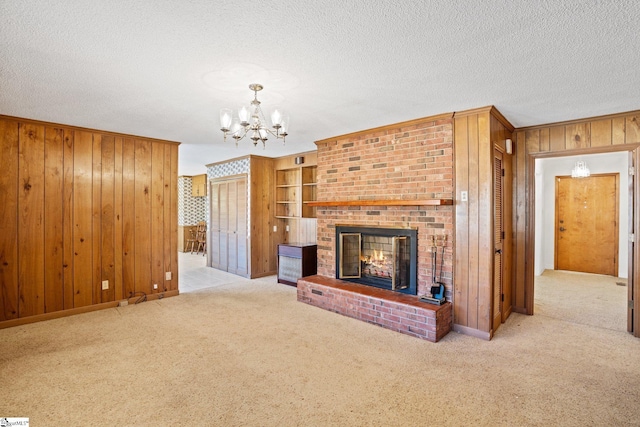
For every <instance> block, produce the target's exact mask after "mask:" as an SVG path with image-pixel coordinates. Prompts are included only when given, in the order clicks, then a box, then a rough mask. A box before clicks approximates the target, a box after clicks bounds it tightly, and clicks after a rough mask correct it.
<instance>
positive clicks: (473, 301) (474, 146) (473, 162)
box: [466, 115, 480, 329]
mask: <svg viewBox="0 0 640 427" xmlns="http://www.w3.org/2000/svg"><path fill="white" fill-rule="evenodd" d="M468 129H469V131H468V132H469V133H468V134H469V202H468V203H469V290H468V298H469V299H468V304H467V316H468V317H467V319H468V324H467V325H466V326H468V327H470V328H473V329H478V286H479V282H478V280H479V277H478V275H479V271H478V270H479V268H480V266H479V256H480V254H479V240H478V239H479V236H478V230H477V227H478V221H479V216H480V213H479V206H478V203H479V200H478V196H479V190H480V189H479V181H478V180H479V178H480V173H479V167H478V160H479V151H478V148H479V147H478V116H477V115H472V116H469V121H468Z"/></svg>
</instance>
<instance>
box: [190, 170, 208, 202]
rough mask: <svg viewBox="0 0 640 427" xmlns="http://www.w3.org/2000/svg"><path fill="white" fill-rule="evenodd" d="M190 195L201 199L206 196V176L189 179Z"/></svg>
mask: <svg viewBox="0 0 640 427" xmlns="http://www.w3.org/2000/svg"><path fill="white" fill-rule="evenodd" d="M191 195H192V196H193V197H203V196H206V195H207V175H206V174H203V175H196V176H194V177H192V178H191Z"/></svg>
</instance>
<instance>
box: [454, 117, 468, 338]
mask: <svg viewBox="0 0 640 427" xmlns="http://www.w3.org/2000/svg"><path fill="white" fill-rule="evenodd" d="M454 129H455V132H454V154H455V165H456V167H455V174H456V176H455V178H456V208H455V221H456V227H455V242H456V244H455V251H456V254H455V259H456V262H455V263H454V270H455V271H454V273H455V288H454V314H453V316H454V317H453V318H454V323H455V324H459V325H462V326H467V325H468V309H467V305H468V298H469V295H468V294H469V270H468V265H469V203H468V201H467V202H463V201H461V195H460V193H461V192H462V191H467V194H468V189H469V134H468V132H469V130H468V117H460V118H457V117H456V119H455V122H454Z"/></svg>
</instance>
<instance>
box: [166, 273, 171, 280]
mask: <svg viewBox="0 0 640 427" xmlns="http://www.w3.org/2000/svg"><path fill="white" fill-rule="evenodd" d="M164 280H171V272H170V271H167V272H166V273H164Z"/></svg>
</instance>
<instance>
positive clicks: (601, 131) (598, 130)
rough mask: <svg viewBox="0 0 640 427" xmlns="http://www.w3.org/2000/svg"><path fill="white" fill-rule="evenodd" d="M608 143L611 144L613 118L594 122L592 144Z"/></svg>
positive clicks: (592, 124)
mask: <svg viewBox="0 0 640 427" xmlns="http://www.w3.org/2000/svg"><path fill="white" fill-rule="evenodd" d="M607 145H611V119H605V120H598V121H595V122H592V123H591V146H592V147H604V146H607Z"/></svg>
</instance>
